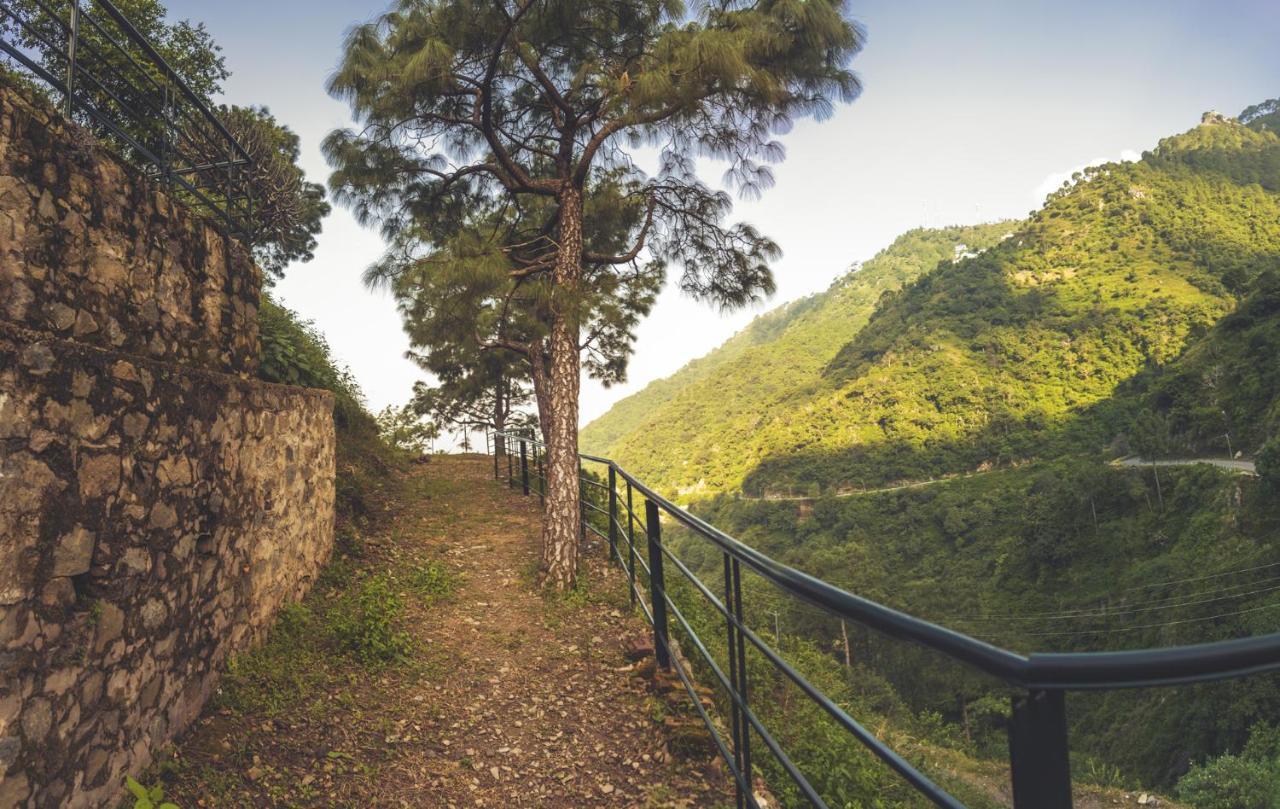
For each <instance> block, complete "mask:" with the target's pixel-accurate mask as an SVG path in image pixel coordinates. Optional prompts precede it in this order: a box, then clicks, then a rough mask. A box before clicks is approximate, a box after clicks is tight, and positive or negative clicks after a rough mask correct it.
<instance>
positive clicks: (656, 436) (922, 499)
mask: <svg viewBox="0 0 1280 809" xmlns="http://www.w3.org/2000/svg"><path fill="white" fill-rule="evenodd" d="M1278 130H1280V103H1278V102H1275V101H1272V102H1267V103H1264V104H1260V105H1258V106H1256V107H1251V108H1250V109H1249V110H1247V111H1246V112H1245V113H1244V114H1242V115H1241V116H1240V117H1239V118H1228V117H1225V116H1221V115H1217V114H1206V115H1205V117H1204V119H1203V120H1202V122H1201V123H1200V125H1198V126H1196V127H1194V128H1192V129H1190V130H1189V131H1187V132H1184V133H1181V134H1178V135H1173V136H1171V137H1168V138H1165V139H1164V140H1162V141H1160V143H1159V144H1157V145H1156V146H1154V147H1153V148H1152V149H1151V150H1150V151H1148V152H1146V153H1145V154H1143V156H1142V158H1141V159H1140V160H1137V161H1135V162H1125V163H1112V164H1106V165H1101V166H1096V167H1092V168H1089V169H1085V170H1084V171H1083V172H1080V173H1077V174H1076V175H1075V176H1074V177H1073V178H1072V179H1071V180H1070V181H1069V182H1067V183H1066V184H1065V185H1064V186H1063V187H1062V188H1061V189H1059V190H1058V191H1055V192H1054V193H1052V194H1051V195H1050V196H1049V198H1048V200H1047V201H1046V203H1045V205H1044V207H1043V208H1042V209H1040V210H1039V211H1037V212H1035V213H1034V214H1033V215H1032V216H1031V217H1030V218H1029V219H1027V220H1025V221H1021V222H1008V221H1007V222H996V223H990V224H981V225H972V226H957V227H951V228H940V229H918V230H913V231H910V232H908V233H905V234H903V235H902V236H901V237H899V238H898V239H897V240H896V241H895V242H894V243H893V244H892V245H890V246H889V247H887V248H885V249H884V250H883V251H881V252H880V253H879V254H878V255H876V256H875V257H874V258H872V259H871V260H869V261H867V262H866V263H865V264H862V265H857V266H855V267H854V268H853V269H852V270H851V271H850V272H848V273H846V274H845V275H843V276H841V277H839V278H837V279H836V280H835V281H834V282H833V283H832V285H831V287H830V288H829V289H828V290H827V291H826V292H823V293H820V294H817V295H814V296H811V297H809V298H805V299H802V300H799V301H795V302H792V303H789V304H785V305H783V306H781V307H779V308H777V309H775V310H774V311H772V312H769V313H767V314H765V315H762V316H761V317H759V318H757V319H756V320H755V321H754V322H752V323H751V324H750V325H749V326H748V327H747V328H746V329H744V330H743V331H742V332H740V333H739V334H737V335H736V336H734V337H733V338H732V339H730V340H729V341H728V342H726V343H725V344H724V345H722V346H721V347H720V348H718V349H716V350H715V351H713V352H711V353H710V354H708V355H707V356H705V357H703V358H701V359H698V360H695V361H694V362H691V363H690V364H688V365H687V366H685V367H684V368H682V369H681V370H680V371H678V372H677V373H676V374H675V375H673V376H671V377H669V378H667V379H663V380H660V381H657V382H654V383H652V384H650V385H649V386H648V387H646V388H645V389H643V390H641V391H640V392H638V393H636V394H634V395H632V396H630V397H628V398H626V399H624V400H622V401H621V402H619V403H618V404H617V405H615V406H614V408H613V409H612V410H611V411H610V412H609V413H607V414H605V415H604V416H603V417H601V418H599V419H597V420H596V421H594V422H593V423H591V424H590V425H588V426H587V427H585V428H584V429H583V431H582V448H583V450H584V451H585V452H588V453H592V454H595V455H601V456H606V457H610V458H613V459H615V460H617V461H618V462H619V463H620V464H621V465H622V466H623V467H625V468H626V469H627V470H628V471H630V472H631V473H633V474H635V475H636V476H637V477H638V478H640V479H642V480H645V481H647V482H650V483H651V484H652V485H654V487H655V488H656V489H658V490H659V491H661V492H663V493H664V494H666V495H668V496H670V497H672V498H675V499H677V500H678V501H679V502H681V503H682V504H688V505H689V507H690V508H691V509H692V510H694V512H695V513H697V514H698V515H699V516H701V517H703V518H704V519H706V520H707V521H709V522H711V523H712V524H714V525H716V526H718V527H720V528H722V529H723V530H725V531H727V532H728V533H730V534H732V535H733V536H735V537H737V538H738V539H740V540H742V541H743V542H745V543H747V544H749V545H751V546H753V547H755V548H757V549H759V550H761V551H763V552H764V553H766V554H769V555H770V556H772V557H774V558H775V559H778V560H779V561H782V562H785V563H787V564H790V565H792V566H794V567H796V568H799V569H800V570H802V571H805V572H808V573H810V574H813V575H816V576H820V577H821V578H823V579H825V580H827V581H829V582H832V583H834V584H836V585H838V586H840V587H842V588H844V589H846V590H848V591H849V592H852V593H854V594H857V595H859V596H863V597H866V598H869V599H872V600H874V601H878V602H880V603H883V604H885V605H887V606H890V607H893V608H895V609H898V610H902V611H904V612H907V613H909V614H912V615H916V616H919V617H922V618H925V619H927V620H930V621H933V622H936V623H938V624H941V625H943V626H946V627H949V628H951V629H954V630H957V631H960V632H963V633H965V634H968V635H971V636H973V637H976V638H979V639H981V640H985V641H989V642H991V643H994V644H997V645H1000V646H1003V647H1005V648H1009V649H1012V650H1016V651H1018V652H1021V653H1036V652H1051V651H1101V650H1119V649H1141V648H1154V647H1164V646H1175V645H1185V644H1197V643H1204V642H1210V641H1216V640H1223V639H1228V638H1240V637H1248V636H1255V635H1263V634H1269V633H1273V632H1276V631H1277V630H1280V545H1278V541H1280V496H1278V495H1280V362H1277V359H1276V358H1277V357H1278V356H1280V137H1277V131H1278ZM672 542H673V543H674V546H675V547H677V548H678V549H679V552H680V553H681V554H682V557H683V558H685V559H688V560H691V563H692V564H691V566H692V567H693V568H694V569H695V570H699V571H701V572H706V573H708V575H713V576H714V575H715V570H716V569H718V566H719V564H720V561H719V556H718V554H716V553H715V552H714V549H712V548H709V547H707V544H706V543H705V542H702V541H700V540H699V539H697V538H696V537H693V536H684V535H680V534H679V532H677V535H676V536H675V537H674V538H673V540H672ZM744 587H745V588H747V590H748V592H749V594H750V595H749V597H748V598H747V599H746V602H747V603H748V604H749V605H753V606H752V608H751V609H749V612H748V616H747V617H748V621H749V622H750V623H752V625H753V626H754V627H755V628H756V629H757V631H758V632H759V633H760V634H761V635H762V636H767V637H770V638H774V639H775V640H776V641H777V642H778V643H779V644H780V645H781V647H782V648H783V649H784V650H785V651H786V652H787V653H788V659H789V660H793V661H801V664H802V666H803V667H804V670H805V671H806V673H808V674H810V675H811V676H812V677H814V678H815V681H819V682H822V683H823V684H824V685H826V686H827V687H829V688H831V689H834V690H835V693H838V694H839V695H840V696H841V698H842V699H843V700H844V701H845V704H847V705H848V706H849V708H850V712H851V713H852V714H853V715H854V716H857V717H860V721H863V720H864V718H865V721H866V723H867V724H868V725H869V726H871V727H879V728H881V729H882V730H883V732H884V733H886V734H892V735H898V736H901V735H903V734H905V735H906V736H909V737H911V738H913V739H917V740H920V741H921V743H927V744H928V745H929V746H930V747H931V749H945V750H951V751H953V752H954V754H955V755H956V756H961V757H965V758H966V760H970V761H972V762H982V761H986V760H992V761H994V760H997V759H1001V758H1002V757H1003V756H1005V755H1006V754H1007V740H1006V739H1005V736H1004V723H1005V721H1006V717H1007V714H1008V694H1007V693H1006V692H1004V691H1003V690H1002V689H1001V687H1000V686H998V685H997V684H995V683H993V682H991V681H990V680H989V679H987V678H985V677H983V676H981V675H979V674H976V673H975V672H973V671H969V670H967V669H964V668H963V667H961V666H959V665H956V664H950V663H945V662H943V661H941V660H939V659H937V657H938V656H937V655H930V654H929V653H926V652H924V651H922V650H920V649H918V648H916V647H913V646H911V645H910V644H906V643H903V642H901V641H896V640H893V639H889V638H884V637H878V636H875V635H874V634H873V633H870V632H868V631H866V630H863V629H861V628H859V627H854V626H844V625H841V624H840V622H838V621H836V622H833V621H832V620H830V619H829V618H826V617H824V616H822V615H821V614H820V613H818V612H817V611H816V610H813V609H811V608H809V607H807V606H805V605H801V604H797V603H794V602H791V601H788V600H787V599H784V598H782V597H781V596H780V595H779V594H778V593H777V592H776V591H774V590H773V588H772V587H771V586H769V585H768V584H767V583H765V582H763V581H754V580H751V577H748V580H747V581H744ZM766 687H768V686H766ZM778 689H779V690H778V692H777V698H778V699H779V700H785V696H784V694H785V688H783V687H782V686H781V685H779V686H778ZM1068 715H1069V720H1070V723H1071V738H1072V743H1073V749H1072V757H1073V758H1072V767H1073V775H1074V777H1075V779H1076V781H1077V784H1078V785H1079V786H1080V788H1083V787H1084V785H1093V786H1098V787H1107V788H1117V789H1121V790H1129V791H1131V792H1132V793H1133V797H1134V800H1136V799H1137V797H1138V796H1140V795H1141V794H1142V792H1143V791H1144V790H1151V791H1152V794H1153V795H1154V793H1155V792H1157V791H1158V792H1160V793H1162V794H1163V795H1168V796H1170V797H1160V798H1159V800H1160V801H1162V802H1163V803H1161V804H1160V805H1169V804H1168V801H1169V800H1170V799H1171V798H1176V799H1177V800H1180V801H1183V802H1185V803H1186V804H1187V805H1190V806H1196V807H1206V809H1219V808H1220V809H1252V808H1253V807H1257V809H1265V808H1266V807H1271V806H1274V805H1277V804H1276V801H1277V800H1280V731H1277V729H1276V725H1275V717H1276V716H1277V715H1280V677H1277V676H1275V675H1261V676H1256V677H1252V678H1248V679H1245V680H1237V681H1231V682H1226V683H1220V684H1212V685H1198V686H1189V687H1185V688H1178V689H1163V690H1137V691H1131V692H1124V693H1115V694H1098V695H1082V696H1073V697H1072V698H1071V700H1070V701H1069V705H1068ZM789 718H790V719H792V720H795V717H789ZM810 719H813V720H814V723H815V724H813V725H812V726H811V725H810V724H809V720H810ZM802 720H803V721H800V720H795V724H796V726H797V727H803V728H811V727H812V728H813V729H811V730H807V731H805V733H806V734H808V735H807V738H797V739H796V740H794V741H795V742H796V743H797V744H798V745H800V746H801V747H802V748H803V750H804V751H805V753H804V755H802V756H801V758H804V761H805V763H807V764H809V766H811V767H816V768H817V769H819V770H822V769H823V768H824V767H835V763H834V762H835V761H836V760H837V759H838V758H839V755H838V753H841V752H842V753H848V754H849V755H854V754H853V753H851V752H850V751H848V750H846V749H845V748H843V747H841V746H840V745H839V744H838V743H836V742H835V741H833V738H834V737H832V738H827V737H824V736H823V735H822V731H821V730H820V728H821V721H820V720H819V719H817V718H814V717H803V718H802ZM832 751H837V752H832ZM805 756H808V757H807V758H805ZM924 758H926V759H927V758H928V756H924ZM855 760H856V757H855ZM973 766H975V767H977V766H979V765H978V764H976V763H975V764H974V765H973ZM837 769H838V768H837ZM961 770H964V767H961V768H959V770H957V771H961ZM877 777H878V776H875V775H874V774H873V768H872V767H871V766H870V765H868V767H867V768H866V769H859V768H858V767H853V770H852V771H845V772H843V773H842V774H837V775H833V776H832V778H833V779H834V780H833V782H832V783H830V784H828V788H829V789H831V790H833V792H832V794H839V792H838V790H839V789H840V787H839V784H840V783H858V784H861V788H863V789H881V790H888V791H882V792H880V793H879V794H885V795H893V794H895V793H893V791H892V789H891V788H890V787H886V786H883V785H880V786H876V785H874V784H873V783H871V782H874V780H875V779H876V778H877ZM860 779H862V780H860ZM868 779H870V780H869V781H868ZM903 800H906V799H905V798H904V799H903ZM1152 800H1155V798H1154V797H1153V798H1152ZM997 804H998V801H997ZM849 805H860V804H849ZM884 805H886V806H896V805H900V804H899V803H895V802H893V800H890V801H889V802H887V803H885V804H884ZM901 805H911V804H909V803H903V804H901ZM975 805H983V804H982V803H977V804H975ZM993 805H996V804H993Z"/></svg>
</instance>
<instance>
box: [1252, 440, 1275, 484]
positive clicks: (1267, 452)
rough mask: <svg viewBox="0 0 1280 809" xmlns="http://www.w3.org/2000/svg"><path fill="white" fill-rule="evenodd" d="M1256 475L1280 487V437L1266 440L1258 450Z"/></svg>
mask: <svg viewBox="0 0 1280 809" xmlns="http://www.w3.org/2000/svg"><path fill="white" fill-rule="evenodd" d="M1257 464H1258V475H1260V476H1261V477H1262V479H1263V480H1264V481H1266V482H1267V483H1268V484H1270V485H1271V486H1273V487H1275V488H1280V437H1276V438H1273V439H1271V440H1270V441H1268V442H1267V443H1266V444H1264V445H1263V446H1262V449H1261V450H1259V451H1258V459H1257Z"/></svg>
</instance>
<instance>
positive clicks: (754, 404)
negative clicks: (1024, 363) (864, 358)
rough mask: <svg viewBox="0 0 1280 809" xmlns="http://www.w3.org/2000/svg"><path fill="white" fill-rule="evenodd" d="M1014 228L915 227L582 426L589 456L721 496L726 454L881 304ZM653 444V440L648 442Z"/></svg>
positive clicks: (817, 383)
mask: <svg viewBox="0 0 1280 809" xmlns="http://www.w3.org/2000/svg"><path fill="white" fill-rule="evenodd" d="M1012 228H1013V225H1012V224H1011V223H1008V222H997V223H994V224H987V225H974V226H970V227H952V228H940V229H936V230H925V229H916V230H911V231H908V232H907V233H904V234H903V235H902V236H900V237H898V239H897V240H896V241H894V243H893V244H892V245H890V246H889V247H888V248H886V249H884V250H883V251H881V252H880V253H878V254H877V255H876V256H875V257H874V258H872V259H871V260H870V261H868V262H866V263H865V264H864V265H862V266H860V267H855V268H854V269H853V270H851V271H850V272H848V273H846V274H845V275H843V276H841V277H840V278H838V279H836V281H835V282H834V283H833V284H832V285H831V287H830V288H829V289H828V290H826V291H825V292H822V293H819V294H817V295H811V296H809V297H807V298H803V299H801V300H798V301H794V302H792V303H788V304H784V305H783V306H780V307H778V308H777V309H775V310H773V311H771V312H769V313H767V314H765V315H762V316H760V317H758V318H756V319H755V320H754V321H752V322H751V324H750V325H749V326H748V327H747V328H746V329H744V330H743V331H742V332H740V333H738V334H737V335H735V336H734V337H733V338H732V339H730V340H729V341H728V342H726V343H725V344H724V345H723V346H721V347H720V348H717V349H716V350H715V351H712V352H711V353H710V354H708V355H707V356H705V357H703V358H701V359H697V360H694V361H693V362H691V363H689V364H688V365H686V366H685V367H684V368H681V369H680V370H679V371H678V372H676V373H675V374H674V375H672V376H670V377H668V378H666V379H662V380H659V381H657V382H653V383H651V384H650V385H648V386H647V387H645V388H644V390H642V391H640V392H639V393H636V394H635V395H633V396H629V397H627V398H625V399H623V400H622V401H620V402H618V403H617V404H616V405H614V407H613V409H611V410H610V411H609V412H608V413H607V414H605V415H604V416H602V417H600V418H599V419H596V420H595V421H593V422H592V423H591V424H589V425H588V426H587V427H585V428H584V429H583V430H582V435H581V441H582V445H583V448H584V451H585V452H589V453H594V454H602V455H609V456H612V457H619V458H625V459H626V461H625V463H626V465H627V466H628V468H634V469H635V470H636V471H638V472H640V473H641V474H642V476H644V477H645V478H646V479H655V480H661V479H663V478H664V477H665V474H664V472H663V471H662V470H670V469H672V468H674V467H680V466H685V465H688V466H691V467H693V472H692V473H693V474H695V475H696V477H694V478H693V479H692V482H690V483H685V484H683V485H684V487H685V493H686V494H687V493H692V492H693V491H716V490H723V489H724V488H725V487H726V486H727V485H730V484H731V483H732V482H733V478H732V477H731V476H732V475H733V474H734V472H735V470H736V467H734V466H732V465H730V464H729V463H728V460H729V459H728V456H731V455H735V454H736V453H737V447H738V446H739V445H741V444H743V443H744V442H748V441H750V439H751V437H752V435H753V433H754V432H755V430H756V429H757V428H758V427H759V426H760V424H761V423H762V417H763V416H764V414H767V413H781V412H789V411H790V410H792V409H794V408H797V407H802V406H803V403H804V402H805V401H807V400H808V399H809V398H811V397H812V396H813V395H814V394H815V393H816V391H818V390H819V389H820V388H821V386H822V384H823V379H822V376H823V370H824V368H825V367H826V366H827V364H828V363H830V362H831V361H832V360H833V359H834V358H835V356H836V354H837V353H838V352H839V351H840V349H841V348H842V347H843V346H844V345H845V344H846V343H847V342H848V339H849V336H850V335H852V334H856V333H857V331H858V330H860V329H861V328H863V327H864V326H865V325H866V324H867V321H868V320H869V318H870V317H871V314H872V312H873V311H874V310H875V307H876V305H877V304H878V303H879V302H880V301H881V300H882V298H883V297H884V296H885V295H886V294H889V293H894V292H897V291H898V290H900V289H902V287H903V286H904V285H905V284H908V283H910V282H912V281H914V280H916V279H917V278H919V277H920V276H921V275H923V274H925V273H927V272H929V271H930V270H932V269H933V268H934V267H936V266H937V265H938V264H939V263H940V262H950V261H952V260H953V259H954V258H955V257H956V256H957V254H958V253H959V252H960V251H963V250H968V251H971V252H978V251H981V250H986V249H989V248H990V247H992V246H993V245H995V244H998V243H999V241H1000V240H1001V238H1003V237H1005V236H1007V235H1008V234H1009V233H1011V232H1012ZM650 439H651V442H650Z"/></svg>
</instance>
